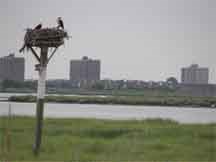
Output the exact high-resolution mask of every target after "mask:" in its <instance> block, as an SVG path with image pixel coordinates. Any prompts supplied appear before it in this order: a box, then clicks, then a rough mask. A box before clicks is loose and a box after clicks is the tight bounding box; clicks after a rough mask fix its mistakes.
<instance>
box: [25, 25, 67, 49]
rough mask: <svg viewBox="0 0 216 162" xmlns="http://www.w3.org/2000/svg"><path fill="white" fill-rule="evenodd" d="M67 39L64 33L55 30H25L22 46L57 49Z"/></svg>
mask: <svg viewBox="0 0 216 162" xmlns="http://www.w3.org/2000/svg"><path fill="white" fill-rule="evenodd" d="M64 38H69V36H68V34H67V32H66V31H64V30H61V29H57V28H46V29H39V30H36V29H27V31H26V34H25V37H24V44H25V46H26V47H27V48H28V47H56V48H57V47H59V46H61V45H63V44H64Z"/></svg>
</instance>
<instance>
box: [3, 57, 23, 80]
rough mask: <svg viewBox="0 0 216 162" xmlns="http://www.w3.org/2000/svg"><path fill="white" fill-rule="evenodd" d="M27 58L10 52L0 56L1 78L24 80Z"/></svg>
mask: <svg viewBox="0 0 216 162" xmlns="http://www.w3.org/2000/svg"><path fill="white" fill-rule="evenodd" d="M24 73H25V60H24V58H22V57H15V56H14V54H10V55H8V56H5V57H1V58H0V80H14V81H24Z"/></svg>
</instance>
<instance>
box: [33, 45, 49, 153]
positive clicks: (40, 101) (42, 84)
mask: <svg viewBox="0 0 216 162" xmlns="http://www.w3.org/2000/svg"><path fill="white" fill-rule="evenodd" d="M47 56H48V47H41V55H40V67H39V79H38V89H37V110H36V130H35V143H34V146H33V151H34V154H35V155H38V153H39V149H40V145H41V137H42V127H43V109H44V97H45V90H46V68H47V61H48V57H47Z"/></svg>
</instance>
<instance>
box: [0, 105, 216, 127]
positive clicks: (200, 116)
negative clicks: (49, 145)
mask: <svg viewBox="0 0 216 162" xmlns="http://www.w3.org/2000/svg"><path fill="white" fill-rule="evenodd" d="M8 107H9V103H8V102H0V115H6V114H8ZM11 111H12V115H20V116H35V114H36V104H35V103H16V102H11ZM44 116H45V117H49V118H96V119H113V120H130V119H137V120H142V119H155V118H161V119H172V120H175V121H178V122H180V123H216V109H211V108H184V107H180V108H179V107H160V106H126V105H95V104H59V103H46V104H45V109H44Z"/></svg>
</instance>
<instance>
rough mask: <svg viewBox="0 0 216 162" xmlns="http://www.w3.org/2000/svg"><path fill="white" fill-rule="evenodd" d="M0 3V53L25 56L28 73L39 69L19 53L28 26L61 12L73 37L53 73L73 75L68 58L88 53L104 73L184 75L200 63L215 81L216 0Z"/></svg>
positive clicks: (113, 76)
mask: <svg viewBox="0 0 216 162" xmlns="http://www.w3.org/2000/svg"><path fill="white" fill-rule="evenodd" d="M50 3H53V5H50ZM0 6H1V7H0V8H1V11H0V12H1V15H0V17H1V20H2V21H3V22H2V30H1V31H0V34H1V36H2V37H1V39H0V41H1V44H3V45H4V46H2V47H1V49H0V57H2V56H6V55H8V54H9V53H12V52H15V54H16V56H18V57H21V56H23V57H25V59H26V75H25V78H27V79H30V78H34V79H37V77H38V74H37V72H36V71H34V65H35V64H36V61H35V60H34V58H33V57H32V55H31V54H30V53H25V54H24V55H23V54H19V53H18V49H19V48H20V47H21V46H22V43H23V35H24V33H25V31H24V29H25V28H27V27H34V26H35V25H37V24H38V23H39V22H40V21H42V22H43V25H44V26H45V27H47V26H55V25H56V18H57V17H58V16H61V17H62V18H63V20H64V22H65V28H66V30H67V31H68V32H69V33H70V34H71V35H72V37H73V38H72V39H70V40H69V41H67V42H66V44H65V46H64V47H61V50H60V51H61V52H57V54H56V55H55V56H54V58H53V60H52V61H51V62H50V65H49V66H48V78H47V79H52V78H66V79H69V66H70V65H69V61H68V60H72V59H79V58H80V57H82V56H85V55H87V56H89V57H91V58H95V59H100V60H101V65H102V66H101V78H102V79H103V78H111V79H131V80H155V81H159V80H165V79H166V78H167V77H170V76H173V77H176V78H177V79H178V80H180V76H181V75H180V72H181V71H180V69H181V68H182V67H185V66H188V65H191V64H194V63H196V64H199V65H200V66H202V67H208V68H209V69H210V72H209V76H210V78H209V83H216V65H215V63H214V60H215V59H216V56H214V52H215V46H214V42H215V41H216V35H215V33H216V28H215V27H216V23H215V18H214V14H215V13H216V11H214V7H216V2H214V1H210V0H206V1H202V0H164V1H163V2H162V1H160V0H151V1H150V0H143V1H139V0H134V1H132V0H126V1H122V0H116V1H113V0H111V1H104V0H101V1H99V0H90V1H87V0H81V1H77V0H72V1H70V2H68V1H61V2H59V1H42V0H38V1H37V2H35V1H25V0H24V1H21V2H20V1H17V0H14V1H12V0H8V1H1V2H0ZM60 9H61V10H60ZM62 9H63V10H62ZM2 38H4V39H2Z"/></svg>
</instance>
